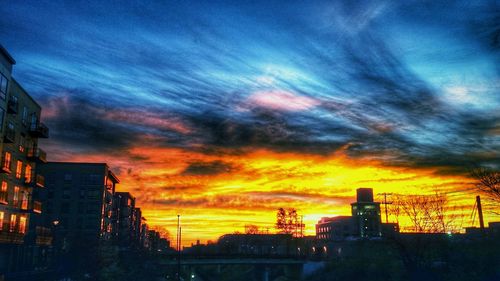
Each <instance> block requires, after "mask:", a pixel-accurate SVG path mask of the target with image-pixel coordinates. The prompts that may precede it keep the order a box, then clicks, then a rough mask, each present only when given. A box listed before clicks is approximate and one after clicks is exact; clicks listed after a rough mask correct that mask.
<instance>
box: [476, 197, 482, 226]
mask: <svg viewBox="0 0 500 281" xmlns="http://www.w3.org/2000/svg"><path fill="white" fill-rule="evenodd" d="M476 204H477V214H478V215H479V226H480V227H481V230H484V220H483V208H482V207H481V197H479V195H478V196H476Z"/></svg>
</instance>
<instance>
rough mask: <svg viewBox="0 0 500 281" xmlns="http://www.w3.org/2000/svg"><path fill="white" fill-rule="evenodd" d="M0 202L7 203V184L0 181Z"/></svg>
mask: <svg viewBox="0 0 500 281" xmlns="http://www.w3.org/2000/svg"><path fill="white" fill-rule="evenodd" d="M0 202H3V203H7V182H6V181H2V186H1V187H0Z"/></svg>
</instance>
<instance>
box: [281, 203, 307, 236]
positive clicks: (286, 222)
mask: <svg viewBox="0 0 500 281" xmlns="http://www.w3.org/2000/svg"><path fill="white" fill-rule="evenodd" d="M276 229H278V232H279V233H282V234H293V235H295V236H298V230H300V229H301V223H300V222H299V215H298V214H297V210H296V209H294V208H289V209H284V208H279V209H278V212H277V213H276Z"/></svg>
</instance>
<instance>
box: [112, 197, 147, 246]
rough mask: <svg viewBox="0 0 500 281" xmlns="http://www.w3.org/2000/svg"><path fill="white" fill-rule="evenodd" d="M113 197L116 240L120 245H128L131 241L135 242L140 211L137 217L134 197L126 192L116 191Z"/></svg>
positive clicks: (138, 231) (138, 228)
mask: <svg viewBox="0 0 500 281" xmlns="http://www.w3.org/2000/svg"><path fill="white" fill-rule="evenodd" d="M114 199H115V203H114V206H115V213H116V228H117V229H116V230H117V231H116V236H117V241H118V242H119V243H120V245H122V246H130V245H131V244H132V243H135V244H137V243H136V242H138V239H139V234H140V220H141V218H140V213H139V217H137V215H138V214H137V210H138V208H135V197H133V196H132V195H131V194H130V193H128V192H116V193H115V196H114ZM139 212H140V209H139ZM138 222H139V224H138Z"/></svg>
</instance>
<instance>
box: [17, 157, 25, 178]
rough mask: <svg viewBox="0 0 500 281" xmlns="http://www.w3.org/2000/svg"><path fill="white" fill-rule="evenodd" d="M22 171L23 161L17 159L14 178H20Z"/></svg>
mask: <svg viewBox="0 0 500 281" xmlns="http://www.w3.org/2000/svg"><path fill="white" fill-rule="evenodd" d="M22 171H23V162H22V161H19V160H17V166H16V178H17V179H20V178H21V173H22Z"/></svg>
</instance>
